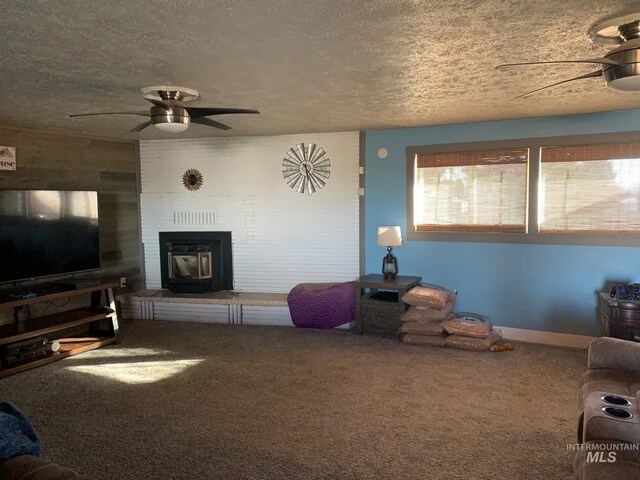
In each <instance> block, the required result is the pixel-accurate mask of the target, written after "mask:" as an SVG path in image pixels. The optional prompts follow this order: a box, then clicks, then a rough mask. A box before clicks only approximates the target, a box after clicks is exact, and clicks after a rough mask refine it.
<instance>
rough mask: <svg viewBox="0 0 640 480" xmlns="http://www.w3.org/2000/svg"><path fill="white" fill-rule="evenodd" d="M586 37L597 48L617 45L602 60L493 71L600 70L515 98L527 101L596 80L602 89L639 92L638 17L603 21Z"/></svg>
mask: <svg viewBox="0 0 640 480" xmlns="http://www.w3.org/2000/svg"><path fill="white" fill-rule="evenodd" d="M589 36H590V37H591V39H592V40H593V42H594V43H595V44H597V45H617V47H616V48H614V49H613V50H610V51H609V52H607V53H606V54H605V55H604V57H599V58H586V59H578V60H550V61H541V62H521V63H505V64H502V65H498V66H497V67H496V68H498V69H503V68H510V67H518V66H523V65H541V64H557V63H590V64H594V65H600V68H599V69H598V70H595V71H593V72H589V73H586V74H584V75H579V76H577V77H573V78H569V79H566V80H561V81H559V82H556V83H552V84H551V85H546V86H544V87H540V88H537V89H535V90H532V91H530V92H527V93H523V94H522V95H518V96H517V97H516V98H522V97H527V96H529V95H531V94H533V93H536V92H539V91H541V90H546V89H547V88H551V87H555V86H558V85H562V84H565V83H569V82H573V81H576V80H582V79H586V78H600V77H601V78H603V79H604V82H605V85H606V86H607V87H609V88H611V89H613V90H620V91H625V92H637V91H640V13H634V14H630V15H624V16H617V17H613V18H610V19H608V20H603V21H601V22H599V23H597V24H596V25H594V26H593V27H591V28H590V29H589Z"/></svg>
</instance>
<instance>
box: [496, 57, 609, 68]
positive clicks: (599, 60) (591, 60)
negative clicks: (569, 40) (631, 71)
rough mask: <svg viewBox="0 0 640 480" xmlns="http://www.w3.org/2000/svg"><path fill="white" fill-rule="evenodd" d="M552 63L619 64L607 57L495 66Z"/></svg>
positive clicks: (512, 65) (505, 65)
mask: <svg viewBox="0 0 640 480" xmlns="http://www.w3.org/2000/svg"><path fill="white" fill-rule="evenodd" d="M554 63H600V64H602V65H613V66H617V65H621V64H620V63H618V62H614V61H613V60H610V59H608V58H604V57H602V58H585V59H583V60H551V61H548V62H522V63H503V64H502V65H498V66H496V68H498V69H500V68H509V67H519V66H522V65H545V64H554Z"/></svg>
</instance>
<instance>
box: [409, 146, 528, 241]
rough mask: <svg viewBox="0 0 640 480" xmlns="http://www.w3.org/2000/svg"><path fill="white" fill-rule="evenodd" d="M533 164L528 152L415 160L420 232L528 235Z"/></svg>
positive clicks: (484, 152)
mask: <svg viewBox="0 0 640 480" xmlns="http://www.w3.org/2000/svg"><path fill="white" fill-rule="evenodd" d="M528 160H529V149H528V148H512V149H504V150H482V151H466V152H447V153H432V154H418V155H416V172H415V181H414V222H415V226H416V230H417V231H423V232H424V231H448V232H505V233H526V230H527V226H526V218H527V214H526V208H527V164H528Z"/></svg>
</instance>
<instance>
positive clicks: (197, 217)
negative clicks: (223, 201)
mask: <svg viewBox="0 0 640 480" xmlns="http://www.w3.org/2000/svg"><path fill="white" fill-rule="evenodd" d="M173 223H175V224H177V225H217V223H218V220H217V218H216V213H215V212H173Z"/></svg>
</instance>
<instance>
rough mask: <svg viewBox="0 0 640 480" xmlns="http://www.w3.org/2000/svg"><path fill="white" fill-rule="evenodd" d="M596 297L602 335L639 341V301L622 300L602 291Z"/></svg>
mask: <svg viewBox="0 0 640 480" xmlns="http://www.w3.org/2000/svg"><path fill="white" fill-rule="evenodd" d="M598 297H599V300H600V302H599V303H600V305H599V310H600V321H601V322H602V327H603V331H602V335H603V336H604V337H615V338H621V339H622V340H631V341H634V342H640V302H622V301H619V300H616V299H615V298H612V297H611V296H610V295H609V293H604V292H601V293H599V294H598Z"/></svg>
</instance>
